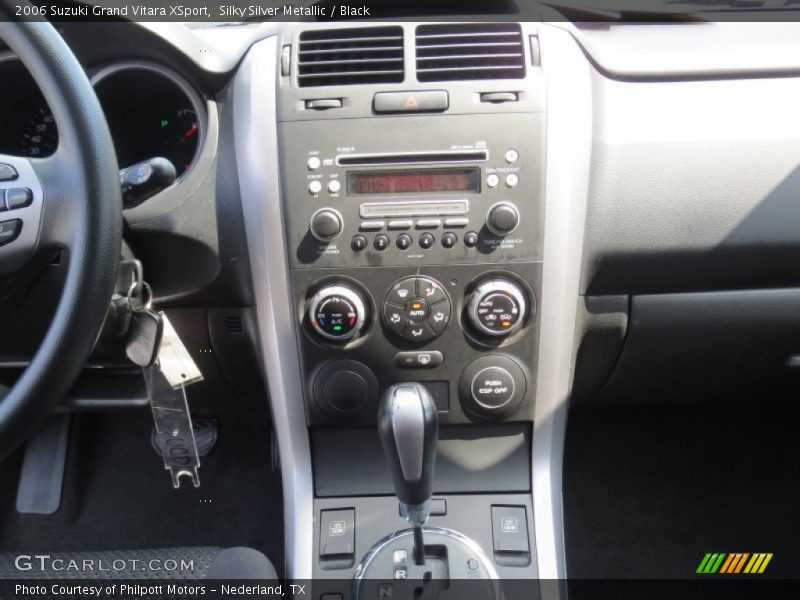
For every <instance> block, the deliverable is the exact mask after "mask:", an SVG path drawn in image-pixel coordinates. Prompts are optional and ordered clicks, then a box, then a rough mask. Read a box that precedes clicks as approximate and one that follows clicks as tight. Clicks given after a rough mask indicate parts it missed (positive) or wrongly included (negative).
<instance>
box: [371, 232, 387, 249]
mask: <svg viewBox="0 0 800 600" xmlns="http://www.w3.org/2000/svg"><path fill="white" fill-rule="evenodd" d="M372 247H373V248H375V250H378V251H381V250H386V249H387V248H388V247H389V236H386V235H383V234H381V235H376V236H375V239H374V240H372Z"/></svg>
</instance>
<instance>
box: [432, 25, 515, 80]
mask: <svg viewBox="0 0 800 600" xmlns="http://www.w3.org/2000/svg"><path fill="white" fill-rule="evenodd" d="M523 77H525V51H524V49H523V45H522V30H521V29H520V26H519V25H518V24H516V23H465V24H457V25H420V26H419V27H417V79H418V80H419V81H457V80H462V79H467V80H468V79H521V78H523Z"/></svg>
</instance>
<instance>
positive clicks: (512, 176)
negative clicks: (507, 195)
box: [506, 173, 519, 188]
mask: <svg viewBox="0 0 800 600" xmlns="http://www.w3.org/2000/svg"><path fill="white" fill-rule="evenodd" d="M518 183H519V176H518V175H517V174H516V173H509V174H508V175H506V186H508V187H510V188H513V187H515V186H516V185H517V184H518Z"/></svg>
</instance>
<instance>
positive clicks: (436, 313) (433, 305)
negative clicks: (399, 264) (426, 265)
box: [383, 277, 451, 342]
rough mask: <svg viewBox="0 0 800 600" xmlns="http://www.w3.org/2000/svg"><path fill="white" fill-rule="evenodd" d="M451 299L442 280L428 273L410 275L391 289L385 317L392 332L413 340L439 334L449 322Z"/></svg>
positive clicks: (423, 339) (422, 340) (425, 339)
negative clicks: (415, 275)
mask: <svg viewBox="0 0 800 600" xmlns="http://www.w3.org/2000/svg"><path fill="white" fill-rule="evenodd" d="M450 316H451V308H450V299H449V298H448V297H447V293H446V292H445V291H444V288H443V287H442V286H441V284H440V283H439V282H437V281H435V280H433V279H430V278H428V277H407V278H405V279H402V280H400V281H398V282H397V283H396V284H394V285H393V286H392V288H391V289H390V290H389V293H388V294H387V295H386V300H385V301H384V303H383V320H384V322H385V323H386V326H387V327H388V328H389V330H391V331H392V332H393V333H395V334H397V335H399V336H400V337H402V338H403V339H405V340H408V341H410V342H425V341H428V340H431V339H433V338H435V337H437V336H438V335H440V334H441V333H442V332H443V331H444V330H445V329H446V328H447V325H448V323H449V322H450Z"/></svg>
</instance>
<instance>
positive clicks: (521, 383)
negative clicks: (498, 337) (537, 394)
mask: <svg viewBox="0 0 800 600" xmlns="http://www.w3.org/2000/svg"><path fill="white" fill-rule="evenodd" d="M526 388H527V380H526V378H525V372H524V371H523V370H522V368H521V367H520V366H519V365H518V364H517V363H516V361H514V360H512V359H511V358H509V357H507V356H502V355H498V354H495V355H489V356H483V357H481V358H479V359H477V360H475V361H473V362H472V363H470V365H469V366H467V368H466V369H464V372H463V373H462V374H461V378H460V380H459V384H458V392H459V397H460V399H461V405H462V407H463V408H464V412H466V413H467V414H469V415H470V416H472V417H478V418H482V419H498V418H501V417H505V416H508V415H511V414H512V413H514V411H516V410H517V408H519V405H520V403H521V402H522V399H523V398H524V397H525V390H526Z"/></svg>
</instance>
